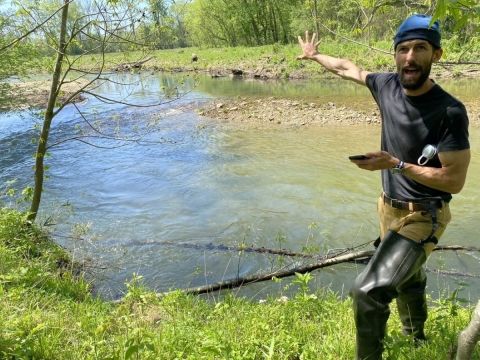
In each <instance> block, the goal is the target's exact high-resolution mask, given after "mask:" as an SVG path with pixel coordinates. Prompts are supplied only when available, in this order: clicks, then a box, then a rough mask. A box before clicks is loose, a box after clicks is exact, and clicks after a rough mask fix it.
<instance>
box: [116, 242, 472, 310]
mask: <svg viewBox="0 0 480 360" xmlns="http://www.w3.org/2000/svg"><path fill="white" fill-rule="evenodd" d="M156 243H157V244H161V245H173V246H178V247H185V248H194V249H202V250H221V251H244V252H255V253H269V254H275V255H283V256H293V257H298V258H312V259H315V258H316V259H320V261H317V262H315V263H311V264H307V265H304V266H297V267H294V268H290V269H286V270H277V271H274V272H271V273H267V274H256V275H249V276H243V277H236V278H234V279H231V280H225V281H220V282H217V283H214V284H209V285H203V286H199V287H194V288H187V289H183V290H182V292H183V293H185V294H193V295H200V294H205V293H209V292H213V291H220V290H225V289H233V288H237V287H240V286H243V285H247V284H251V283H254V282H261V281H268V280H272V279H274V278H285V277H290V276H293V275H295V274H296V273H300V274H304V273H307V272H311V271H313V270H317V269H321V268H324V267H327V266H332V265H336V264H341V263H345V262H355V263H359V264H367V263H368V261H369V260H370V258H371V257H372V256H373V254H374V253H375V250H366V251H358V252H355V253H349V254H345V253H346V252H348V251H351V250H352V249H348V248H347V249H340V250H336V251H337V254H335V255H331V256H330V257H329V256H328V255H320V254H309V253H303V252H295V251H288V250H283V249H279V250H276V249H268V248H263V247H262V248H256V247H250V246H227V245H213V244H212V243H209V244H194V243H181V242H174V241H157V242H156ZM369 243H371V242H369ZM369 243H365V244H361V245H359V246H357V247H356V248H360V247H364V246H366V245H368V244H369ZM139 244H140V245H141V244H143V243H139ZM145 244H149V245H151V244H152V243H151V242H148V243H145ZM434 250H436V251H439V250H443V251H446V250H453V251H458V250H466V251H480V248H478V247H473V246H461V245H446V246H437V247H436V248H435V249H434ZM427 271H429V272H432V273H436V274H443V275H450V276H467V277H480V276H479V275H475V274H464V273H458V272H451V271H445V270H428V269H427ZM156 295H157V297H161V296H163V295H165V293H158V294H156ZM122 302H123V299H119V300H115V301H114V303H122Z"/></svg>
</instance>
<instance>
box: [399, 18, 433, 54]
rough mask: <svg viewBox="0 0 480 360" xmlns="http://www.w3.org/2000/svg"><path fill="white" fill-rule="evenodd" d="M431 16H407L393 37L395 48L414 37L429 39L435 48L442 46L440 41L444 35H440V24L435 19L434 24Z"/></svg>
mask: <svg viewBox="0 0 480 360" xmlns="http://www.w3.org/2000/svg"><path fill="white" fill-rule="evenodd" d="M431 21H432V17H431V16H427V15H420V14H415V15H412V16H410V17H409V18H407V20H405V21H404V22H403V23H402V25H400V27H399V28H398V31H397V34H396V35H395V37H394V38H393V45H394V49H396V48H397V45H398V44H400V43H401V42H404V41H407V40H413V39H423V40H427V41H428V42H429V43H430V44H432V45H433V46H434V47H435V48H437V49H439V48H441V45H440V41H441V39H442V36H441V35H440V24H439V22H438V21H435V22H434V23H433V24H432V26H430V22H431Z"/></svg>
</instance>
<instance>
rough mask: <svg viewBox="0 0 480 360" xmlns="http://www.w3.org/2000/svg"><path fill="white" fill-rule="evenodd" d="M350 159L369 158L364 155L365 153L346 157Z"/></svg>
mask: <svg viewBox="0 0 480 360" xmlns="http://www.w3.org/2000/svg"><path fill="white" fill-rule="evenodd" d="M348 158H349V159H350V160H367V159H370V158H369V157H366V156H365V155H352V156H349V157H348Z"/></svg>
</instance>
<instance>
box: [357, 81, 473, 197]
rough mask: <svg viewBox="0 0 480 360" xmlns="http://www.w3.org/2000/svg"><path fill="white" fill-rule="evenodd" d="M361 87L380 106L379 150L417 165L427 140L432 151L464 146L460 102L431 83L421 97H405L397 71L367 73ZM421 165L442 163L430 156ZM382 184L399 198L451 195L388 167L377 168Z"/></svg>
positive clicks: (465, 121) (466, 145) (463, 115)
mask: <svg viewBox="0 0 480 360" xmlns="http://www.w3.org/2000/svg"><path fill="white" fill-rule="evenodd" d="M366 85H367V87H368V88H369V89H370V91H371V93H372V95H373V97H374V99H375V101H376V102H377V104H378V107H379V109H380V114H381V117H382V143H381V148H382V150H383V151H387V152H388V153H390V154H391V155H392V156H395V157H396V158H398V159H400V160H403V161H404V162H406V163H411V164H417V161H418V158H419V157H420V156H421V155H422V150H423V148H424V147H425V146H426V145H428V144H430V145H435V146H436V147H437V149H438V152H443V151H455V150H465V149H468V148H470V144H469V141H468V116H467V112H466V110H465V106H464V105H463V104H462V103H461V102H460V101H459V100H457V99H456V98H455V97H453V96H452V95H450V94H449V93H447V92H446V91H445V90H443V89H442V88H441V87H440V86H438V85H437V84H435V85H434V87H433V88H432V89H431V90H430V91H428V92H427V93H425V94H423V95H420V96H407V95H405V92H404V91H403V88H402V85H401V84H400V80H399V78H398V74H394V73H385V74H383V73H372V74H369V75H368V76H367V78H366ZM424 166H429V167H438V168H440V167H441V166H442V165H441V163H440V161H439V159H438V156H437V155H436V156H435V157H434V158H433V159H431V160H429V161H428V162H427V163H426V164H425V165H424ZM382 185H383V191H385V193H386V194H387V195H388V196H389V197H391V198H395V199H400V200H407V201H412V200H424V199H434V198H437V199H443V200H447V201H449V200H450V199H451V198H452V195H451V194H449V193H446V192H444V191H441V190H436V189H432V188H430V187H428V186H425V185H422V184H420V183H418V182H416V181H414V180H412V179H410V178H409V177H407V176H403V175H394V174H392V173H391V171H389V170H382Z"/></svg>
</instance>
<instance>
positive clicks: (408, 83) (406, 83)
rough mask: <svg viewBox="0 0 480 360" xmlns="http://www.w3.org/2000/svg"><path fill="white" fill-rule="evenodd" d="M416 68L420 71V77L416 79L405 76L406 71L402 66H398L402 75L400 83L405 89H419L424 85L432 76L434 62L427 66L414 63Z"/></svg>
mask: <svg viewBox="0 0 480 360" xmlns="http://www.w3.org/2000/svg"><path fill="white" fill-rule="evenodd" d="M414 66H415V67H416V69H417V70H418V71H419V72H420V77H419V78H418V79H417V80H415V79H412V78H408V77H407V76H405V71H404V70H403V68H400V66H398V67H397V71H398V74H399V76H400V83H401V84H402V86H403V88H404V89H407V90H417V89H419V88H421V87H422V85H423V84H424V83H425V81H427V80H428V78H429V76H430V71H431V70H432V64H427V65H426V66H425V67H423V66H420V65H417V64H414Z"/></svg>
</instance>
